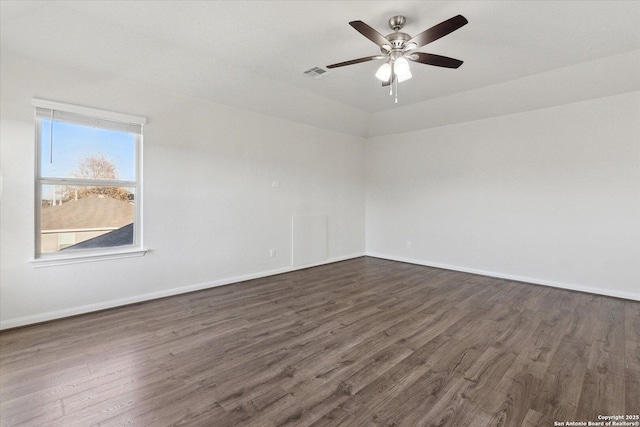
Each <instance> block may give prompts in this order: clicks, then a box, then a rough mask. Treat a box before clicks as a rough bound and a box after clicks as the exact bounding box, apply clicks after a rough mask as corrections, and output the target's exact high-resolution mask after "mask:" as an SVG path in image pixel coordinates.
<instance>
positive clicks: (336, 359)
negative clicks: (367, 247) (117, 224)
mask: <svg viewBox="0 0 640 427" xmlns="http://www.w3.org/2000/svg"><path fill="white" fill-rule="evenodd" d="M625 414H627V415H636V414H640V303H639V302H633V301H625V300H621V299H615V298H608V297H603V296H595V295H590V294H584V293H578V292H572V291H565V290H560V289H553V288H546V287H542V286H535V285H528V284H523V283H517V282H510V281H507V280H500V279H492V278H488V277H482V276H476V275H472V274H464V273H458V272H453V271H447V270H439V269H434V268H428V267H422V266H416V265H411V264H404V263H399V262H393V261H386V260H381V259H376V258H358V259H353V260H349V261H343V262H340V263H335V264H330V265H326V266H321V267H315V268H311V269H306V270H300V271H296V272H292V273H287V274H282V275H278V276H272V277H268V278H263V279H258V280H252V281H248V282H243V283H237V284H233V285H228V286H223V287H218V288H213V289H209V290H205V291H200V292H194V293H190V294H184V295H179V296H175V297H170V298H165V299H161V300H155V301H150V302H145V303H140V304H135V305H131V306H127V307H121V308H116V309H112V310H106V311H102V312H99V313H92V314H87V315H82V316H77V317H74V318H68V319H62V320H57V321H53V322H49V323H44V324H40V325H34V326H29V327H24V328H18V329H14V330H8V331H4V332H2V333H0V424H1V425H2V426H4V427H10V426H64V427H69V426H100V427H107V426H125V425H127V426H176V425H180V426H260V427H264V426H285V425H286V426H314V427H315V426H456V427H458V426H478V427H483V426H518V427H519V426H523V427H524V426H527V427H529V426H553V425H554V422H555V421H558V422H566V421H598V418H597V417H598V415H625Z"/></svg>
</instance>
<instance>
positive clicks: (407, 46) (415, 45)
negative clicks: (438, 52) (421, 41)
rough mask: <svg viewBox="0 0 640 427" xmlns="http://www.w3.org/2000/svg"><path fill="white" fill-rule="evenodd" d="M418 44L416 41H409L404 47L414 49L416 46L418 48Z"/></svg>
mask: <svg viewBox="0 0 640 427" xmlns="http://www.w3.org/2000/svg"><path fill="white" fill-rule="evenodd" d="M417 47H418V45H417V44H416V43H414V42H409V43H407V45H406V46H405V47H404V50H413V49H415V48H417Z"/></svg>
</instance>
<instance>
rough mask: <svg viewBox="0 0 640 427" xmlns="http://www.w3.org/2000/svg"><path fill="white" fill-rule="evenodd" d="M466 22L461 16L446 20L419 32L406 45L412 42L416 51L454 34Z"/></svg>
mask: <svg viewBox="0 0 640 427" xmlns="http://www.w3.org/2000/svg"><path fill="white" fill-rule="evenodd" d="M468 22H469V21H467V19H466V18H465V17H464V16H462V15H457V16H454V17H453V18H450V19H447V20H446V21H443V22H441V23H439V24H438V25H434V26H433V27H431V28H429V29H428V30H425V31H423V32H421V33H420V34H418V35H417V36H415V37H414V38H412V39H411V40H409V41H408V42H407V44H409V43H412V42H413V43H415V44H416V45H417V46H416V49H417V48H419V47H422V46H424V45H426V44H429V43H431V42H433V41H435V40H438V39H439V38H440V37H444V36H446V35H447V34H449V33H452V32H454V31H455V30H457V29H458V28H460V27H462V26H464V25H466V24H467V23H468Z"/></svg>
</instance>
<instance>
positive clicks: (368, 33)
mask: <svg viewBox="0 0 640 427" xmlns="http://www.w3.org/2000/svg"><path fill="white" fill-rule="evenodd" d="M349 25H351V26H352V27H353V28H355V29H356V31H358V32H359V33H360V34H362V35H363V36H365V37H366V38H368V39H369V40H371V41H372V42H374V43H375V44H377V45H378V46H380V47H382V45H385V44H386V45H388V44H389V40H387V39H386V38H384V36H383V35H382V34H380V33H379V32H377V31H376V30H374V29H373V28H371V27H370V26H368V25H367V24H365V23H364V22H362V21H351V22H349Z"/></svg>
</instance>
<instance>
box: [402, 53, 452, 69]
mask: <svg viewBox="0 0 640 427" xmlns="http://www.w3.org/2000/svg"><path fill="white" fill-rule="evenodd" d="M406 57H407V58H409V59H410V60H412V61H414V62H419V63H421V64H428V65H435V66H436V67H445V68H458V67H459V66H461V65H462V61H460V60H459V59H455V58H449V57H448V56H441V55H434V54H432V53H423V52H413V53H412V54H411V55H407V56H406Z"/></svg>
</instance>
